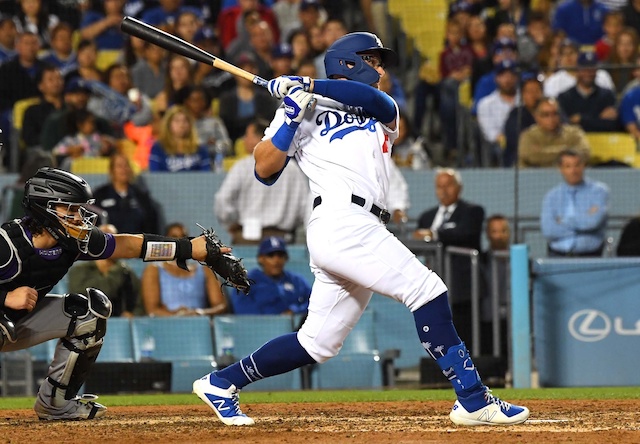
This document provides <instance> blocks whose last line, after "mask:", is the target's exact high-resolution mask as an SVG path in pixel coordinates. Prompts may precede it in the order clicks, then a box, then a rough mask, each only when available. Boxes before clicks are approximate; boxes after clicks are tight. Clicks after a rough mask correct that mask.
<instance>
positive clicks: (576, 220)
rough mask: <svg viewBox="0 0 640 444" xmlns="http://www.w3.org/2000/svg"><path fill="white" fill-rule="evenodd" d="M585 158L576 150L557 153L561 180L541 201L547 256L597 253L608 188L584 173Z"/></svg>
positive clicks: (603, 224) (607, 201)
mask: <svg viewBox="0 0 640 444" xmlns="http://www.w3.org/2000/svg"><path fill="white" fill-rule="evenodd" d="M586 162H587V159H586V157H585V155H584V154H583V153H582V152H581V151H578V150H574V149H571V148H569V149H566V150H564V151H562V152H561V153H560V154H559V155H558V167H559V169H560V174H561V175H562V177H563V179H564V182H563V183H561V184H559V185H557V186H555V187H554V188H552V189H551V190H550V191H549V192H548V193H547V194H546V195H545V197H544V199H543V201H542V214H541V215H540V222H541V228H542V234H543V235H544V237H545V238H546V239H547V243H548V250H549V256H550V257H572V256H575V257H580V256H594V257H596V256H601V255H602V248H603V246H604V240H605V229H606V226H607V217H608V212H609V188H608V187H607V186H606V185H605V184H604V183H601V182H597V181H595V180H590V179H588V178H585V177H584V169H585V166H586Z"/></svg>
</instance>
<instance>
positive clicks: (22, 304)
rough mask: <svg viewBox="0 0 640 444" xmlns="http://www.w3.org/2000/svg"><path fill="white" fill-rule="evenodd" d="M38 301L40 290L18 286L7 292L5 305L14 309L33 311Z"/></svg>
mask: <svg viewBox="0 0 640 444" xmlns="http://www.w3.org/2000/svg"><path fill="white" fill-rule="evenodd" d="M37 302H38V292H37V291H36V290H35V288H31V287H18V288H16V289H15V290H12V291H10V292H9V293H7V298H6V299H5V301H4V306H5V307H8V308H11V309H13V310H27V311H31V310H33V309H34V308H35V307H36V303H37Z"/></svg>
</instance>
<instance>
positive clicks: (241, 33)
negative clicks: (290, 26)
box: [225, 9, 269, 59]
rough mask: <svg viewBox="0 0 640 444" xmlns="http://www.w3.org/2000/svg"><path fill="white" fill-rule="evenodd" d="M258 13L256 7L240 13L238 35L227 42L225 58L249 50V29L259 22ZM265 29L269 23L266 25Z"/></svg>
mask: <svg viewBox="0 0 640 444" xmlns="http://www.w3.org/2000/svg"><path fill="white" fill-rule="evenodd" d="M261 21H262V20H261V19H260V13H259V12H258V10H257V9H249V10H246V11H244V12H243V13H242V22H241V26H239V28H238V35H237V36H236V37H235V38H234V39H233V40H232V41H231V43H229V46H228V47H227V49H226V50H225V55H226V57H227V58H231V59H233V58H234V57H236V56H237V55H238V54H240V53H241V52H251V51H252V49H253V48H252V46H251V37H250V36H249V30H250V29H251V28H252V27H254V26H255V25H257V24H258V23H260V22H261ZM266 27H267V29H268V28H269V25H267V26H266Z"/></svg>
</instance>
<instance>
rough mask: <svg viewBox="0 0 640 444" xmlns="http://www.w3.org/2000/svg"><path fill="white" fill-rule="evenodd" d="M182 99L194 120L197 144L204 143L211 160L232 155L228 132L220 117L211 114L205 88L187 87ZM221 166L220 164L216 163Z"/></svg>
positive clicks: (209, 101) (209, 100)
mask: <svg viewBox="0 0 640 444" xmlns="http://www.w3.org/2000/svg"><path fill="white" fill-rule="evenodd" d="M186 92H187V94H186V97H185V99H184V106H185V108H186V109H187V110H188V111H189V112H190V113H191V115H192V116H193V118H194V119H195V121H196V133H197V134H198V144H199V145H205V146H206V147H207V149H208V150H209V157H210V159H211V160H215V159H220V161H221V160H222V158H223V157H229V156H232V155H233V147H232V146H231V139H229V133H227V128H225V126H224V122H223V121H222V119H220V117H216V116H213V115H211V99H210V98H209V94H207V90H206V89H204V88H203V87H201V86H195V87H192V88H188V89H187V91H186ZM216 167H218V168H221V167H222V165H216Z"/></svg>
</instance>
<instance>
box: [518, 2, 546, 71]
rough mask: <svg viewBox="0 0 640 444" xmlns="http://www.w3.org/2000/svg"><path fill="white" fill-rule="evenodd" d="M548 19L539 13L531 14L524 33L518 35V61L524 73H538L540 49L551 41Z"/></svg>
mask: <svg viewBox="0 0 640 444" xmlns="http://www.w3.org/2000/svg"><path fill="white" fill-rule="evenodd" d="M551 37H552V34H551V26H549V19H548V17H547V16H546V15H545V14H542V13H540V12H535V11H534V12H531V14H530V15H529V22H528V23H527V28H526V30H525V32H524V33H522V34H519V35H518V39H517V42H518V55H519V58H518V61H519V62H520V65H521V68H522V69H523V70H525V71H529V70H531V71H538V70H539V68H540V63H539V58H540V52H541V50H542V48H544V46H545V44H546V43H547V42H548V41H549V40H550V39H551Z"/></svg>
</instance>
